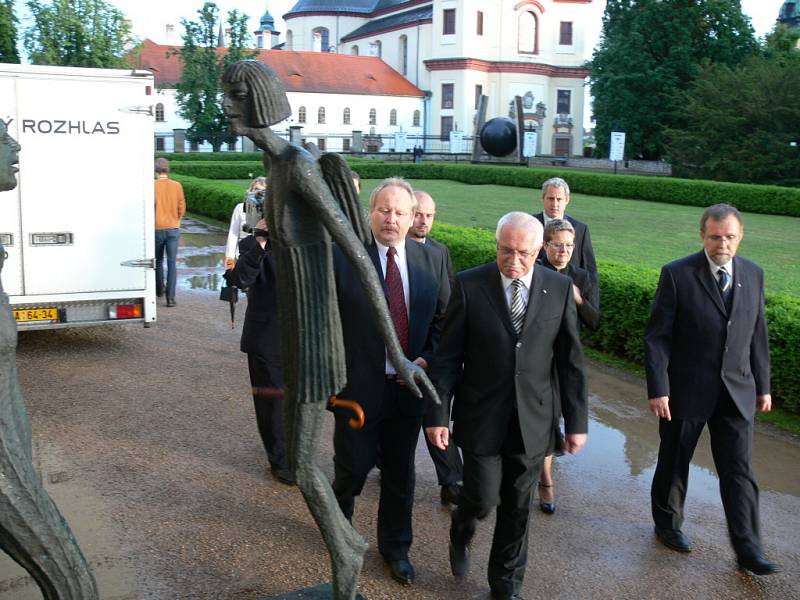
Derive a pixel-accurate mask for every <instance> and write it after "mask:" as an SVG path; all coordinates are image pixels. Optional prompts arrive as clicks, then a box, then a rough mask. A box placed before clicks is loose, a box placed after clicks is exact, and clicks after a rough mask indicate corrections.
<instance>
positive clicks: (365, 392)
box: [333, 240, 450, 419]
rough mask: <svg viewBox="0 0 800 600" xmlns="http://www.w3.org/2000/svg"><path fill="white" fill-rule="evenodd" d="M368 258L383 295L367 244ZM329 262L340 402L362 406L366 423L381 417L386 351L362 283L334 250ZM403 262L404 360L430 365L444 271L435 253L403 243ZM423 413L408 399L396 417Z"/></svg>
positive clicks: (444, 296) (419, 403)
mask: <svg viewBox="0 0 800 600" xmlns="http://www.w3.org/2000/svg"><path fill="white" fill-rule="evenodd" d="M367 252H368V254H369V256H370V258H371V259H372V262H373V264H374V265H375V269H376V270H377V272H378V278H379V279H380V281H381V284H382V285H383V291H384V294H386V293H387V291H386V282H385V281H384V278H383V273H382V270H381V265H380V259H379V257H378V248H377V246H376V245H375V244H371V245H369V246H367ZM333 261H334V273H335V276H336V292H337V295H338V299H339V312H340V314H341V319H342V331H343V333H344V350H345V353H346V362H347V386H346V387H345V389H344V390H342V392H341V393H340V394H339V396H340V397H341V398H345V399H349V400H355V401H356V402H358V403H359V404H361V406H362V407H363V409H364V412H365V413H366V415H367V419H370V418H377V417H378V416H380V414H381V403H382V397H383V386H384V380H385V361H386V347H385V346H384V343H383V338H381V336H380V333H379V332H378V328H377V327H376V326H375V323H374V320H373V319H374V317H373V313H372V309H371V308H370V305H369V303H368V301H367V298H366V296H365V294H364V291H363V287H362V285H361V278H360V277H359V275H358V272H357V271H356V270H355V269H354V268H353V266H352V265H351V264H350V262H349V261H348V260H347V258H346V257H345V256H344V254H342V252H341V250H340V249H339V248H338V247H337V246H336V245H334V252H333ZM406 262H407V265H408V279H409V282H408V287H409V295H410V301H409V307H408V309H409V317H408V325H409V335H408V345H409V350H408V355H407V358H409V359H410V360H414V359H415V358H417V357H419V356H421V357H422V358H424V359H425V360H426V361H428V363H429V364H430V363H431V362H432V361H433V354H434V351H435V349H436V346H437V344H438V342H439V336H440V334H441V325H442V321H443V319H444V311H445V309H446V307H447V300H448V298H449V296H450V285H449V283H448V281H447V268H446V266H445V263H444V256H443V255H442V253H441V252H440V251H438V250H435V249H434V248H428V247H427V246H426V245H425V244H420V243H418V242H415V241H413V240H406ZM336 410H342V409H336ZM424 410H425V400H424V398H420V399H418V398H415V397H414V396H412V395H411V394H408V401H407V402H404V403H403V405H402V406H401V412H402V413H403V414H404V415H406V416H413V415H421V414H422V413H423V412H424Z"/></svg>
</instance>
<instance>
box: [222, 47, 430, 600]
mask: <svg viewBox="0 0 800 600" xmlns="http://www.w3.org/2000/svg"><path fill="white" fill-rule="evenodd" d="M222 82H223V88H224V91H225V99H224V102H223V106H224V109H225V113H226V115H227V117H228V119H229V121H230V126H231V131H232V132H233V133H235V134H237V135H246V136H247V137H249V138H250V139H251V140H253V142H254V143H255V145H256V146H258V147H259V148H261V149H262V150H263V151H264V165H265V168H266V170H267V172H268V173H269V184H268V186H267V189H268V190H269V192H268V198H267V215H266V220H267V224H268V226H269V230H270V237H271V240H272V243H273V251H274V253H275V258H276V264H277V267H278V269H277V279H278V305H279V315H280V319H281V352H282V361H283V373H284V380H285V383H286V390H285V396H284V398H285V414H286V425H287V427H286V437H287V443H288V446H289V459H290V463H291V464H292V466H293V468H294V469H295V477H296V480H297V485H298V487H299V488H300V490H301V492H302V493H303V497H304V498H305V501H306V504H307V505H308V507H309V510H310V511H311V514H312V516H313V517H314V520H315V521H316V523H317V527H319V529H320V532H321V533H322V537H323V539H324V540H325V545H326V546H327V548H328V552H329V553H330V556H331V565H332V571H333V592H334V597H335V598H337V600H351V599H352V598H354V597H355V594H356V584H357V579H358V574H359V572H360V570H361V564H362V561H363V554H364V552H365V551H366V543H365V542H364V540H363V539H362V538H361V536H360V535H359V534H358V533H357V532H356V531H355V530H354V529H353V528H352V526H351V525H350V523H349V522H348V521H347V519H345V518H344V516H343V515H342V512H341V510H340V509H339V506H338V504H337V502H336V498H335V497H334V494H333V490H332V489H331V486H330V483H329V482H328V480H327V478H326V477H325V475H324V473H322V471H321V470H320V469H319V468H318V467H317V466H316V465H315V463H314V456H315V453H316V446H317V442H318V440H319V435H320V430H321V425H322V416H323V410H324V408H325V405H326V403H327V401H328V398H329V397H330V396H332V395H334V394H336V393H337V392H339V391H340V390H342V388H344V386H345V380H346V371H345V356H344V344H343V341H342V327H341V322H340V319H339V309H338V305H337V299H336V288H335V283H334V277H333V258H332V251H331V243H332V241H335V242H336V243H337V244H338V245H339V247H340V248H341V250H342V252H343V253H344V255H345V256H347V257H348V259H349V260H350V261H351V262H352V263H353V264H354V265H355V267H356V268H357V269H358V271H359V273H360V275H361V281H362V283H363V285H364V289H365V291H366V294H367V296H368V297H369V299H370V304H371V307H372V312H373V314H372V318H374V319H376V321H377V323H378V324H379V328H380V332H381V336H382V337H383V339H384V342H385V344H386V348H387V351H388V355H389V359H390V360H391V361H392V363H393V364H394V365H395V367H396V370H397V373H398V375H399V376H400V377H402V378H403V379H404V380H405V381H406V382H407V385H408V386H409V388H410V389H411V390H412V391H413V392H414V393H415V394H417V395H420V390H419V388H418V387H417V382H419V383H420V384H421V386H422V387H423V388H424V389H425V391H426V392H427V393H429V394H430V395H431V396H433V397H435V393H436V392H435V391H434V389H433V386H431V384H430V381H429V380H428V378H427V376H426V375H425V373H424V371H423V370H422V369H421V368H420V367H419V366H417V365H415V364H413V363H412V362H411V361H409V360H408V359H406V357H405V356H404V355H403V351H402V349H401V347H400V343H399V342H398V340H397V336H396V335H395V332H394V327H393V325H392V321H391V317H390V316H389V311H388V308H387V305H386V299H385V296H384V294H383V290H382V288H381V285H380V282H379V280H378V276H377V273H376V272H375V267H374V266H373V264H372V261H371V260H370V258H369V256H368V254H367V252H366V248H365V247H364V244H365V243H372V238H371V234H370V230H369V228H368V227H367V225H366V223H365V222H364V218H363V216H362V213H361V210H360V207H359V204H358V197H357V196H356V193H355V188H354V187H353V182H352V179H351V176H350V170H349V168H348V167H347V164H346V163H345V162H344V161H343V160H342V159H341V158H340V157H338V156H337V155H334V154H325V155H323V156H321V157H320V158H319V159H317V158H315V157H314V156H312V155H311V154H310V153H309V152H308V151H306V150H304V149H303V148H300V147H298V146H295V145H293V144H290V143H289V142H287V141H285V140H283V139H282V138H280V137H278V136H277V135H275V134H274V133H273V132H272V131H271V130H270V129H269V126H270V125H274V124H276V123H278V122H280V121H282V120H284V119H285V118H287V117H288V116H289V115H290V114H291V109H290V108H289V103H288V101H287V99H286V91H285V89H284V87H283V84H282V83H281V81H280V79H278V77H277V75H276V74H275V72H274V71H272V69H270V68H269V67H268V66H267V65H265V64H263V63H261V62H258V61H254V60H245V61H239V62H237V63H235V64H233V65H231V66H229V67H228V68H227V69H226V71H225V73H224V75H223V78H222ZM368 317H369V315H365V318H368Z"/></svg>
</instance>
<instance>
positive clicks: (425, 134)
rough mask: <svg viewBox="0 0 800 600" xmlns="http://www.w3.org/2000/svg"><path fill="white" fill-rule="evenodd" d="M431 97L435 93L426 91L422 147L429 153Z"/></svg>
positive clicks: (423, 101) (423, 104)
mask: <svg viewBox="0 0 800 600" xmlns="http://www.w3.org/2000/svg"><path fill="white" fill-rule="evenodd" d="M431 96H433V92H431V91H430V90H426V91H425V97H424V98H423V99H422V146H423V147H424V148H425V151H426V152H427V151H428V106H429V105H430V103H431Z"/></svg>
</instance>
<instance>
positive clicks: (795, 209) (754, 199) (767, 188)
mask: <svg viewBox="0 0 800 600" xmlns="http://www.w3.org/2000/svg"><path fill="white" fill-rule="evenodd" d="M230 155H232V156H235V157H237V158H236V159H231V158H228V154H227V153H217V154H212V153H200V154H185V155H180V154H172V155H167V156H172V157H174V158H173V159H172V160H173V161H174V162H173V163H172V170H173V172H175V173H181V174H184V175H192V176H195V177H204V178H206V179H247V178H248V173H253V176H254V177H255V176H256V175H255V174H256V173H262V172H263V167H262V166H261V163H260V158H259V155H258V153H230ZM185 157H192V158H191V159H188V160H186V159H185ZM217 157H220V158H221V157H225V158H224V159H223V160H224V161H225V162H222V163H221V164H220V162H219V161H217ZM203 159H205V160H203ZM215 161H217V163H216V164H215ZM232 162H233V164H231V163H232ZM348 162H349V163H350V165H351V166H352V167H353V169H355V170H356V171H358V173H359V175H360V176H361V177H363V178H365V179H383V178H385V177H391V176H393V175H400V176H402V177H406V178H410V179H450V180H452V181H460V182H462V183H468V184H494V185H508V186H514V187H522V188H534V189H538V188H541V186H542V183H544V181H546V180H547V179H549V178H551V177H563V178H564V179H566V180H567V181H568V182H569V185H570V188H571V190H572V191H573V192H577V193H581V194H588V195H591V196H605V197H610V198H628V199H632V200H647V201H650V202H662V203H667V204H682V205H686V206H700V207H706V206H709V205H711V204H716V203H718V202H727V203H729V204H733V205H735V206H736V207H737V208H739V210H742V211H744V212H752V213H760V214H772V215H789V216H793V217H800V189H798V188H791V187H782V186H774V185H752V184H744V183H725V182H718V181H703V180H693V179H677V178H667V177H647V176H643V175H613V174H610V173H591V172H585V171H578V170H564V169H549V168H541V167H531V168H522V167H509V166H495V165H472V164H453V163H445V162H427V163H421V164H416V163H412V162H407V163H403V162H400V163H398V162H381V161H377V160H370V159H363V158H349V159H348ZM239 163H241V164H239ZM234 165H235V166H234Z"/></svg>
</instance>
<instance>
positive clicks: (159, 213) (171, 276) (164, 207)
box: [155, 158, 186, 306]
mask: <svg viewBox="0 0 800 600" xmlns="http://www.w3.org/2000/svg"><path fill="white" fill-rule="evenodd" d="M155 171H156V296H159V297H161V296H163V295H164V248H166V250H167V288H166V292H167V306H175V284H176V281H177V273H176V271H175V258H176V256H177V255H178V238H179V237H180V234H181V229H180V228H181V217H183V215H184V214H185V213H186V200H185V199H184V197H183V186H182V185H181V184H180V183H178V182H177V181H173V180H172V179H170V178H169V161H168V160H167V159H166V158H159V159H156V164H155Z"/></svg>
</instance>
